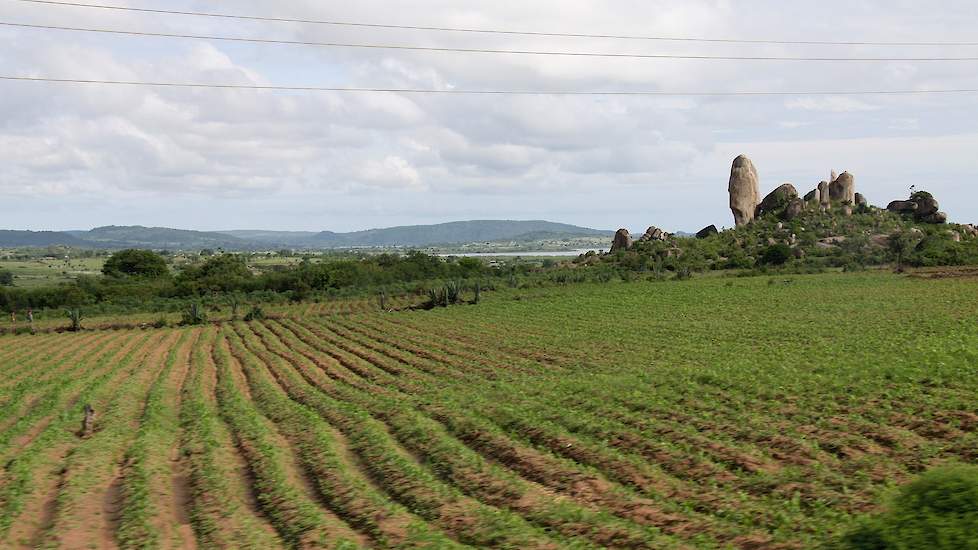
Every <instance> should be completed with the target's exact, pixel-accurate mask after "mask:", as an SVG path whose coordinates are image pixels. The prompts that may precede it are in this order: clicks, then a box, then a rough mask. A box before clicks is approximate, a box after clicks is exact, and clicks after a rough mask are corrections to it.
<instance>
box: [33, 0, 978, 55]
mask: <svg viewBox="0 0 978 550" xmlns="http://www.w3.org/2000/svg"><path fill="white" fill-rule="evenodd" d="M15 1H19V2H25V3H30V4H48V5H55V6H72V7H80V8H94V9H104V10H118V11H128V12H139V13H153V14H167V15H187V16H197V17H213V18H221V19H237V20H246V21H270V22H279V23H307V24H316V25H332V26H344V27H365V28H377V29H400V30H420V31H439V32H457V33H477V34H502V35H516V36H546V37H563V38H601V39H618V40H651V41H665V42H706V43H725V44H781V45H813V46H978V42H941V41H930V42H914V41H902V42H870V41H830V40H773V39H738V38H704V37H682V36H648V35H627V34H588V33H571V32H543V31H515V30H501V29H479V28H465V27H438V26H423V25H394V24H383V23H362V22H353V21H333V20H321V19H301V18H288V17H270V16H259V15H238V14H229V13H216V12H201V11H179V10H164V9H151V8H135V7H129V6H113V5H108V4H91V3H84V2H59V1H54V0H15Z"/></svg>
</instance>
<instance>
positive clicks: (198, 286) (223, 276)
mask: <svg viewBox="0 0 978 550" xmlns="http://www.w3.org/2000/svg"><path fill="white" fill-rule="evenodd" d="M253 279H254V275H253V274H252V273H251V270H250V269H248V264H246V263H245V260H244V258H242V257H241V256H236V255H234V254H221V255H218V256H211V257H210V258H208V259H207V261H205V262H204V263H202V264H200V265H199V266H193V267H188V268H187V269H185V270H184V271H183V273H181V274H180V275H179V276H178V278H177V282H179V283H181V284H184V285H188V286H189V288H190V289H191V290H193V291H195V292H230V291H239V290H249V289H248V288H247V285H248V283H249V282H251V281H252V280H253Z"/></svg>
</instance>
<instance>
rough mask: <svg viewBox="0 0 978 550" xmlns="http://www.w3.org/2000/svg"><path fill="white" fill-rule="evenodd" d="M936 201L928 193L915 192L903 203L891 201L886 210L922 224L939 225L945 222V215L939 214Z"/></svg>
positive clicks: (938, 206)
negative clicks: (910, 216)
mask: <svg viewBox="0 0 978 550" xmlns="http://www.w3.org/2000/svg"><path fill="white" fill-rule="evenodd" d="M940 208H941V207H940V205H939V204H938V203H937V199H935V198H934V197H933V195H931V194H930V193H926V192H917V193H914V194H913V196H911V197H910V199H909V200H905V201H892V202H891V203H890V204H888V205H886V209H887V210H889V211H890V212H896V213H897V214H903V215H908V216H909V215H912V216H913V219H914V220H916V221H918V222H922V223H934V224H941V223H946V222H947V214H945V213H944V212H940Z"/></svg>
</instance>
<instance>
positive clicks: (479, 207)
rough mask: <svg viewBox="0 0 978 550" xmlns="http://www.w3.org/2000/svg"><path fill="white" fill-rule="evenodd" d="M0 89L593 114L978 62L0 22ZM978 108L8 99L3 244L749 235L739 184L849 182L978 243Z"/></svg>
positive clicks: (307, 1) (263, 9)
mask: <svg viewBox="0 0 978 550" xmlns="http://www.w3.org/2000/svg"><path fill="white" fill-rule="evenodd" d="M97 2H103V3H105V4H111V5H117V6H133V7H140V8H161V9H167V10H187V11H195V10H196V11H211V12H214V11H221V12H225V13H234V14H244V15H261V16H271V17H284V18H302V19H319V20H324V19H327V20H334V21H335V20H340V21H352V22H366V23H381V24H396V25H414V26H440V27H467V28H492V29H506V30H518V31H543V32H565V33H585V34H614V35H645V36H648V35H668V36H679V37H709V38H732V39H770V40H791V41H797V40H827V41H850V42H851V41H861V42H873V41H875V42H899V41H914V42H925V41H941V42H953V41H962V42H975V41H976V40H978V39H976V36H975V32H974V30H975V29H976V28H978V3H976V2H974V1H973V0H946V1H943V2H940V3H939V7H936V6H937V5H938V4H931V3H924V2H919V1H916V0H888V1H871V0H865V1H859V2H852V1H851V0H847V1H835V0H826V1H822V2H804V3H802V2H779V1H773V0H770V1H769V0H736V1H733V0H729V1H724V0H682V1H680V0H672V1H659V0H606V1H597V0H579V1H567V0H535V1H533V2H526V1H519V2H517V1H512V0H496V1H493V2H458V1H457V0H413V1H412V2H410V3H407V2H391V1H389V0H388V1H380V0H358V1H357V2H343V3H339V2H319V1H315V0H289V1H288V2H260V1H257V0H236V1H234V2H205V1H186V0H167V1H162V0H134V1H128V0H92V3H97ZM0 22H7V23H28V24H39V25H55V26H72V27H88V28H103V29H119V30H129V31H142V32H161V33H179V34H205V35H212V36H213V35H221V36H241V37H251V38H267V39H275V40H293V41H314V42H354V43H366V44H400V45H412V46H434V47H460V48H481V49H517V50H548V51H555V50H559V51H591V52H614V53H633V54H680V55H711V56H781V57H784V56H796V57H797V56H801V57H805V56H808V57H812V56H815V57H887V58H893V57H978V46H913V47H910V46H850V45H821V46H815V45H771V44H733V43H697V42H682V41H679V42H661V41H643V40H615V39H597V38H566V37H542V36H514V35H487V34H470V33H458V32H436V31H418V30H394V29H378V28H365V27H338V26H330V25H317V24H298V23H281V22H258V21H241V20H229V19H215V18H206V17H191V16H179V15H163V14H140V13H132V12H121V11H112V10H102V9H91V8H81V7H68V6H57V5H50V4H32V3H25V2H20V1H18V0H0ZM0 75H4V76H32V77H49V78H75V79H96V80H132V81H157V82H194V83H214V84H246V85H252V84H258V85H286V86H296V85H303V86H329V87H396V88H413V89H469V90H557V91H559V90H575V91H638V90H642V91H649V90H655V91H692V92H727V91H779V92H780V91H802V92H805V91H807V92H812V91H820V90H829V91H839V90H928V89H930V90H936V89H978V62H976V61H956V62H913V61H889V62H800V61H757V60H749V61H748V60H734V61H720V60H688V59H687V60H677V59H635V58H594V57H567V56H528V55H511V54H487V53H447V52H419V51H407V50H392V49H362V48H360V49H357V48H337V47H320V46H295V45H276V44H243V43H230V42H226V41H213V40H190V39H173V38H160V37H137V36H122V35H105V34H94V33H83V32H72V31H61V30H39V29H24V28H14V27H5V26H2V25H0ZM976 152H978V94H975V93H971V94H934V95H907V96H903V95H901V96H896V95H886V96H880V95H868V96H843V95H834V96H833V95H828V96H825V95H798V96H748V97H744V96H737V97H699V96H696V97H683V96H679V97H649V96H560V95H545V96H519V95H505V96H497V95H494V96H488V95H471V96H470V95H416V94H399V93H384V92H379V93H352V92H291V91H268V90H262V91H258V90H219V89H192V90H188V89H169V88H149V87H123V86H110V85H96V84H59V83H41V82H21V81H0V229H31V230H67V229H88V228H92V227H97V226H103V225H146V226H166V227H179V228H186V229H199V230H219V229H275V230H306V231H320V230H332V231H352V230H359V229H367V228H373V227H388V226H394V225H406V224H429V223H439V222H446V221H454V220H466V219H546V220H552V221H559V222H566V223H573V224H578V225H583V226H588V227H595V228H600V229H615V228H618V227H625V228H629V229H631V230H632V231H633V232H639V233H641V232H642V231H644V229H645V228H646V227H648V226H649V225H655V226H658V227H662V228H664V229H666V230H668V231H679V230H683V231H695V230H698V229H699V228H701V227H704V226H706V225H709V224H716V225H717V226H718V227H723V226H731V225H733V218H732V215H731V214H730V210H729V208H728V197H727V181H728V178H729V172H730V163H731V161H732V160H733V158H734V157H735V156H737V155H738V154H742V153H743V154H746V155H748V156H749V157H751V159H752V160H753V161H754V164H755V166H756V167H757V169H758V172H759V175H760V180H761V192H762V193H766V192H768V191H770V190H773V189H774V188H775V187H777V186H778V185H780V184H781V183H784V182H791V183H793V184H794V185H795V186H796V187H797V188H798V190H799V191H800V192H801V193H805V192H807V191H808V190H810V189H812V188H814V187H815V186H816V185H817V184H818V182H819V181H820V180H823V179H827V178H828V176H829V173H830V171H831V170H836V171H839V172H841V171H843V170H848V171H849V172H850V173H852V174H854V176H855V179H856V188H857V191H859V192H862V193H863V194H864V195H865V196H866V197H867V198H868V199H869V201H870V202H871V203H873V204H877V205H883V206H885V205H886V203H888V202H889V201H891V200H894V199H900V198H905V196H906V195H907V194H908V189H909V187H910V186H911V185H915V186H916V188H917V189H926V190H929V191H931V192H932V193H934V195H935V196H936V197H937V199H938V200H939V201H940V202H941V207H942V209H943V210H945V211H947V212H948V214H949V216H950V218H951V220H952V221H957V222H962V223H964V222H978V186H976V185H975V184H976V183H978V155H976Z"/></svg>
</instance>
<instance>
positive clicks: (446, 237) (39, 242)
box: [0, 220, 614, 250]
mask: <svg viewBox="0 0 978 550" xmlns="http://www.w3.org/2000/svg"><path fill="white" fill-rule="evenodd" d="M613 234H614V232H613V231H606V230H599V229H592V228H588V227H581V226H576V225H571V224H565V223H558V222H550V221H545V220H464V221H453V222H445V223H439V224H430V225H403V226H395V227H386V228H376V229H366V230H362V231H352V232H347V233H339V232H333V231H319V232H314V231H274V230H262V229H253V230H244V229H238V230H225V231H196V230H190V229H174V228H169V227H146V226H142V225H130V226H118V225H108V226H102V227H96V228H93V229H91V230H88V231H43V232H35V231H12V230H8V231H0V246H14V247H18V246H52V245H66V246H74V247H79V248H84V247H91V248H107V249H117V248H152V249H157V250H159V249H171V250H193V249H202V248H220V249H224V250H263V249H269V248H306V249H329V248H367V247H406V248H410V247H426V246H435V245H457V244H467V243H475V242H493V241H529V240H542V239H559V238H569V237H583V236H600V237H610V236H612V235H613Z"/></svg>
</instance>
